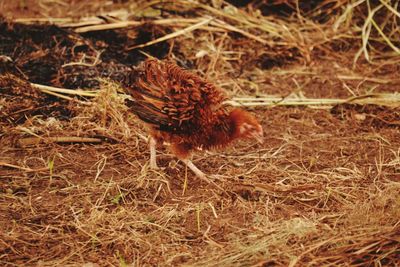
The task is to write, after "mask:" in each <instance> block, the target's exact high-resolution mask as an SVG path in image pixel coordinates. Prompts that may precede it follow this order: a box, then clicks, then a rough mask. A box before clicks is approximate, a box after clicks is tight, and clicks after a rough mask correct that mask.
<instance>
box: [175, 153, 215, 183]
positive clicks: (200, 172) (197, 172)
mask: <svg viewBox="0 0 400 267" xmlns="http://www.w3.org/2000/svg"><path fill="white" fill-rule="evenodd" d="M182 161H183V162H184V163H185V164H186V166H188V167H189V169H191V170H192V171H193V172H194V173H195V174H196V175H197V177H199V178H201V179H203V180H206V181H207V182H209V181H208V179H207V177H206V175H205V174H204V173H203V172H202V171H200V170H199V168H197V167H196V165H194V164H193V162H192V161H191V160H188V159H184V160H182Z"/></svg>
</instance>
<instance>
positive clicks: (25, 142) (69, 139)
mask: <svg viewBox="0 0 400 267" xmlns="http://www.w3.org/2000/svg"><path fill="white" fill-rule="evenodd" d="M53 142H54V143H101V142H102V140H101V139H99V138H92V137H79V136H57V137H40V138H39V137H28V138H22V139H20V140H18V144H19V145H20V146H22V147H26V146H32V145H38V144H40V143H53Z"/></svg>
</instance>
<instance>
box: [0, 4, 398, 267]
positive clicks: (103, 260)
mask: <svg viewBox="0 0 400 267" xmlns="http://www.w3.org/2000/svg"><path fill="white" fill-rule="evenodd" d="M9 2H10V3H1V4H0V7H1V8H3V9H4V10H5V13H4V14H5V16H6V17H7V19H3V20H1V21H0V265H1V266H65V265H70V266H128V265H129V266H180V265H182V266H288V265H290V266H305V265H308V266H321V265H331V266H332V265H344V266H372V265H380V264H381V265H387V266H395V265H396V264H398V263H399V261H398V258H399V257H400V225H399V218H400V130H399V129H400V108H399V107H389V106H383V105H378V104H366V105H361V104H351V103H346V104H339V105H335V106H333V107H331V108H314V107H310V106H289V107H281V106H280V107H276V106H275V107H267V108H254V109H253V110H252V112H253V113H254V114H256V116H257V117H258V118H259V119H260V121H261V122H262V125H263V127H264V129H265V136H266V137H265V142H264V144H262V145H260V144H254V143H249V142H240V143H238V144H236V145H235V146H233V147H230V148H229V149H227V150H224V151H213V152H204V153H198V154H196V155H195V156H194V163H195V164H196V165H197V166H198V167H199V168H200V169H201V170H203V171H204V172H206V173H208V174H211V175H216V177H213V178H210V179H212V181H214V184H213V183H210V184H207V183H206V182H204V181H202V180H199V179H198V178H196V177H195V176H194V174H193V173H192V172H190V170H185V167H184V165H183V164H182V163H181V162H177V161H176V159H175V158H173V156H172V155H170V154H169V152H168V150H167V149H164V150H160V151H159V153H160V155H159V157H158V161H159V165H160V166H161V167H162V169H161V170H159V171H152V170H150V169H149V168H148V159H149V152H148V147H147V143H146V141H145V140H144V139H143V137H145V136H146V131H145V130H144V128H143V127H142V125H141V123H140V122H139V121H138V119H137V118H136V117H135V116H134V115H133V114H131V113H130V112H129V110H128V109H127V108H126V107H125V106H124V104H123V103H124V101H123V99H122V98H121V97H119V96H118V95H117V91H118V90H121V88H122V87H123V86H124V83H125V82H126V79H125V77H126V73H129V71H130V70H131V68H132V66H134V65H136V64H137V63H139V62H140V61H142V60H143V59H144V58H145V55H144V54H143V53H140V52H139V51H138V50H132V51H131V50H129V49H127V48H128V47H131V46H132V45H136V44H141V43H145V42H147V41H150V40H153V39H155V38H158V37H160V36H164V35H165V34H168V33H170V32H172V31H173V29H170V28H168V27H160V26H155V25H154V24H152V23H149V24H146V25H145V27H142V28H140V29H131V28H122V29H117V30H106V31H99V32H89V33H83V34H79V33H76V32H75V31H74V30H73V29H70V28H59V27H57V26H54V25H42V24H40V25H39V24H33V25H31V24H20V23H15V22H13V19H16V18H22V17H43V16H53V17H77V14H78V13H77V12H78V10H81V12H82V13H80V14H81V15H86V14H96V13H98V12H100V10H101V11H103V10H113V7H114V8H116V7H120V6H121V5H123V4H125V1H113V2H115V3H114V6H113V5H111V6H109V5H107V6H106V7H103V8H100V6H101V5H99V4H98V3H97V5H89V4H86V5H85V4H83V3H86V2H87V1H54V2H53V1H49V2H51V3H50V4H49V5H50V6H47V7H48V9H43V8H41V7H40V6H37V5H34V6H33V7H32V8H30V5H29V3H31V1H14V2H12V1H9ZM39 2H41V1H39ZM43 2H45V1H43ZM81 2H82V3H81ZM90 2H93V1H90ZM107 2H110V1H107ZM236 2H241V1H236ZM249 2H251V1H249ZM253 2H254V1H253ZM12 3H14V4H12ZM16 3H19V4H16ZM60 3H63V4H60ZM20 5H24V6H20ZM52 5H56V6H57V8H54V6H52ZM74 5H75V6H74ZM238 5H239V4H238ZM240 5H242V4H240ZM240 5H239V6H240ZM243 5H244V6H245V4H243ZM74 12H75V13H74ZM213 34H215V36H216V37H218V38H219V39H216V40H214V43H213V45H214V46H215V47H218V45H221V44H224V45H225V46H224V48H226V50H228V48H229V49H232V51H234V50H235V49H239V47H240V49H243V45H241V42H243V36H236V34H237V33H235V34H231V36H229V38H230V39H229V42H228V41H227V40H228V39H224V38H228V36H227V35H226V36H224V35H223V34H222V33H221V34H220V33H213ZM203 38H208V33H206V32H203V33H202V35H200V36H198V39H190V38H189V39H185V38H183V37H180V38H177V39H176V40H169V41H164V42H160V43H158V44H156V45H152V46H149V47H146V48H144V49H143V52H146V53H148V54H151V55H153V56H156V57H158V58H165V57H169V58H173V59H174V60H175V61H176V62H177V63H178V64H180V65H182V66H185V67H187V68H193V69H194V71H197V72H198V73H199V74H201V75H207V76H208V77H209V78H210V79H211V80H214V81H216V82H217V83H218V84H221V87H223V88H224V89H226V90H227V92H228V93H229V94H230V95H232V96H238V95H253V96H256V95H279V96H288V95H290V94H294V93H295V94H302V95H305V96H306V97H308V98H343V99H344V98H348V97H352V96H354V95H364V94H368V93H371V92H373V93H396V92H399V91H400V79H399V76H398V73H399V72H400V67H399V64H398V63H397V62H399V57H398V56H397V57H394V58H391V59H390V60H388V59H387V58H382V59H376V60H375V61H374V64H370V63H368V62H363V61H362V60H360V61H359V63H358V64H357V65H356V66H355V67H353V58H354V54H355V53H356V51H357V47H356V46H355V45H354V46H351V45H350V46H349V47H347V48H346V49H344V48H343V47H342V48H343V49H340V47H339V48H338V47H336V46H335V45H336V44H331V46H330V50H323V49H316V50H315V51H313V52H312V53H311V57H310V60H303V59H302V58H301V55H300V54H296V53H295V54H293V55H292V56H289V54H286V52H287V51H286V52H285V54H279V55H278V54H274V55H276V56H274V57H271V55H272V54H273V53H277V52H276V51H277V50H274V52H271V51H270V52H271V54H268V53H265V54H258V52H254V51H259V50H257V49H263V48H262V47H261V46H260V44H258V43H257V42H250V43H249V42H248V40H247V41H246V42H248V43H247V45H248V44H251V45H253V47H249V49H248V50H252V51H246V52H243V55H245V56H244V57H243V58H242V59H241V60H243V61H238V62H235V61H232V63H230V61H229V60H221V62H219V63H218V62H217V63H213V62H212V58H210V59H208V60H206V59H203V58H196V57H194V56H193V54H194V52H193V51H192V50H191V49H188V47H195V46H198V47H199V49H201V48H203V47H204V45H205V43H204V39H203ZM224 42H225V43H224ZM273 49H277V48H276V47H274V48H273ZM279 49H281V48H279ZM99 51H101V55H100V56H99V63H98V64H93V66H87V65H74V64H72V65H65V64H67V63H71V62H78V61H79V60H81V59H82V56H83V55H85V56H86V57H87V58H89V59H91V60H95V58H96V57H97V56H98V54H97V53H98V52H99ZM239 52H240V51H239ZM246 53H247V54H246ZM172 55H173V56H172ZM229 55H230V54H229V53H227V54H226V57H229ZM212 64H215V65H213V67H212V68H211V67H210V66H211V65H212ZM98 78H104V79H106V80H99V79H98ZM31 83H37V84H42V85H51V86H56V87H62V88H70V89H76V88H90V89H98V90H99V91H100V94H99V95H98V96H97V97H95V98H94V99H89V98H85V97H83V96H78V97H76V98H74V100H71V101H69V100H66V99H61V98H59V97H57V96H54V95H49V94H45V93H43V92H40V91H39V90H37V89H36V88H35V87H34V86H32V85H31ZM88 103H89V104H88ZM71 136H73V137H91V138H95V139H96V140H94V141H90V142H75V141H68V139H67V141H66V142H61V141H60V142H59V141H54V140H55V139H52V138H54V137H71ZM36 137H40V138H41V141H38V142H37V143H34V144H32V143H31V144H30V145H27V143H26V142H30V140H32V138H34V139H35V138H36ZM186 183H187V185H186Z"/></svg>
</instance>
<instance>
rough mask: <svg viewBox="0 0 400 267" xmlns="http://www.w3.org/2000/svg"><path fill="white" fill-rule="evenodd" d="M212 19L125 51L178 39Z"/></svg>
mask: <svg viewBox="0 0 400 267" xmlns="http://www.w3.org/2000/svg"><path fill="white" fill-rule="evenodd" d="M212 19H213V18H207V19H205V20H203V21H200V22H199V23H196V24H194V25H192V26H189V27H187V28H184V29H182V30H179V31H176V32H173V33H170V34H167V35H164V36H163V37H160V38H157V39H155V40H152V41H150V42H147V43H144V44H140V45H135V46H131V47H129V48H128V49H127V50H133V49H136V48H141V47H146V46H149V45H153V44H156V43H159V42H162V41H166V40H169V39H172V38H175V37H178V36H180V35H183V34H186V33H189V32H191V31H194V30H196V29H198V28H200V27H201V26H203V25H206V24H208V23H209V22H210V21H211V20H212Z"/></svg>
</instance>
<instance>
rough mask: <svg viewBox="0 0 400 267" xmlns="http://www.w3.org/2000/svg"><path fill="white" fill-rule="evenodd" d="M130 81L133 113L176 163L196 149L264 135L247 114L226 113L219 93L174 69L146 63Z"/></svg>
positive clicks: (156, 61)
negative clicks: (166, 147) (165, 145)
mask: <svg viewBox="0 0 400 267" xmlns="http://www.w3.org/2000/svg"><path fill="white" fill-rule="evenodd" d="M131 75H133V76H134V77H135V79H134V81H133V83H132V85H131V86H130V87H129V88H128V89H129V92H130V94H131V95H132V97H133V99H134V101H133V102H131V103H130V104H129V106H130V107H131V110H132V111H133V112H134V113H135V114H136V115H137V116H138V117H139V118H140V119H141V120H142V121H144V122H145V123H146V124H147V125H148V126H149V127H150V129H151V132H150V134H151V135H152V136H153V137H154V138H155V139H156V140H158V141H159V142H160V141H167V142H169V143H171V149H172V152H173V153H175V154H176V155H177V156H178V157H179V158H186V157H188V156H189V155H190V152H191V151H192V150H195V149H199V148H202V149H207V150H208V149H215V148H222V147H225V146H227V145H229V144H230V143H231V142H232V141H234V140H235V139H238V138H247V137H257V136H258V137H259V136H260V135H262V128H261V126H260V125H259V123H258V122H257V120H256V119H255V117H254V116H252V115H251V114H250V113H248V112H246V111H244V110H240V109H234V110H232V111H229V110H228V109H227V107H224V105H223V101H224V100H225V99H226V97H225V94H224V92H223V91H222V90H221V89H219V88H218V87H216V86H215V85H214V84H212V83H210V82H207V81H206V80H204V79H202V78H200V77H199V76H197V75H196V74H194V73H192V72H189V71H187V70H183V69H181V68H180V67H178V66H176V65H175V64H172V63H166V62H163V61H159V60H156V59H149V60H146V61H145V62H144V63H142V65H141V66H139V67H138V68H137V69H136V70H135V72H134V73H132V74H131ZM260 129H261V130H260Z"/></svg>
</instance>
